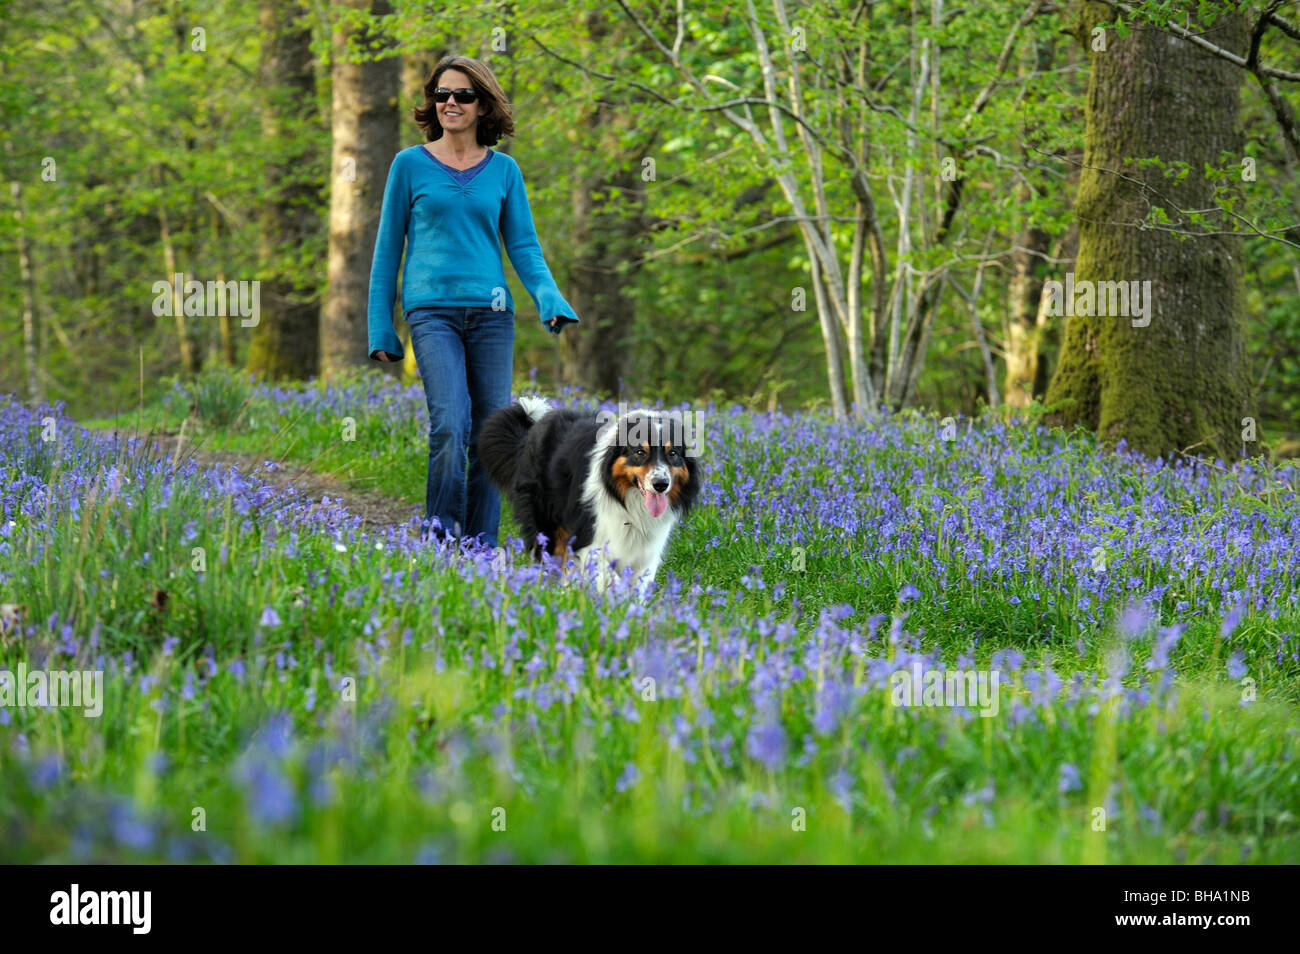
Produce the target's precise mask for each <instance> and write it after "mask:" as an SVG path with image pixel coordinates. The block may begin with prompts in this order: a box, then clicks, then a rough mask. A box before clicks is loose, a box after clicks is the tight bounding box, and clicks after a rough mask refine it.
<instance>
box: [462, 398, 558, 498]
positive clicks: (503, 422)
mask: <svg viewBox="0 0 1300 954" xmlns="http://www.w3.org/2000/svg"><path fill="white" fill-rule="evenodd" d="M550 410H551V405H550V402H549V401H547V400H546V399H545V398H538V397H521V398H520V399H519V401H518V402H517V403H515V404H511V405H510V406H509V407H503V408H502V409H501V410H499V411H497V412H496V413H495V414H493V415H492V416H491V417H489V418H488V419H487V420H486V421H485V422H484V423H483V430H482V431H481V432H480V433H479V436H478V456H479V460H481V461H482V462H483V469H484V470H486V471H487V475H488V478H489V479H490V480H491V481H492V483H494V484H496V485H497V486H498V487H499V488H501V489H502V490H509V489H510V488H511V487H512V486H514V482H515V472H516V470H517V469H518V467H519V455H520V453H521V451H522V450H523V446H524V439H525V438H526V437H527V436H528V431H529V430H530V429H531V428H532V426H533V425H534V424H536V423H537V422H538V421H540V420H541V419H542V418H543V417H545V416H546V415H547V414H548V413H549V412H550Z"/></svg>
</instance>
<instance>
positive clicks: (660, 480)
mask: <svg viewBox="0 0 1300 954" xmlns="http://www.w3.org/2000/svg"><path fill="white" fill-rule="evenodd" d="M652 486H653V487H654V489H655V493H657V494H661V493H663V492H664V491H665V490H667V489H668V478H667V477H657V478H655V480H654V481H653V482H652Z"/></svg>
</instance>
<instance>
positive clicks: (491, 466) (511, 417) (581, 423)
mask: <svg viewBox="0 0 1300 954" xmlns="http://www.w3.org/2000/svg"><path fill="white" fill-rule="evenodd" d="M541 404H542V402H536V403H534V404H530V407H529V409H527V410H526V409H525V408H524V407H523V406H521V405H520V404H518V403H516V404H512V405H510V406H509V407H507V408H502V409H501V410H499V411H497V412H496V413H495V414H493V415H492V416H491V417H490V418H488V420H487V421H486V422H485V423H484V425H483V429H482V431H481V433H480V434H479V440H478V455H479V459H480V460H481V461H482V462H483V466H484V468H485V469H486V471H487V474H488V477H489V478H490V479H491V480H492V482H493V483H494V484H496V486H497V487H499V488H500V489H501V491H502V492H503V493H504V494H505V495H506V497H507V499H509V501H510V504H511V507H512V508H513V510H514V514H515V519H516V520H517V521H518V522H519V526H520V531H521V533H522V535H523V538H524V542H525V544H526V545H527V546H528V547H529V549H530V552H531V553H532V555H533V556H534V558H535V559H536V558H540V555H541V548H540V547H539V546H538V544H537V542H536V541H537V534H538V533H542V534H545V535H546V538H547V543H546V546H545V550H546V552H547V553H550V554H552V555H555V556H563V555H564V554H566V553H568V552H576V551H581V550H583V549H584V548H586V547H590V546H592V545H593V544H594V545H595V546H596V547H598V548H599V547H600V546H602V545H603V544H604V543H606V542H607V541H606V540H604V539H598V537H599V536H600V535H601V534H602V533H603V534H605V535H606V536H609V537H612V536H614V534H613V532H612V531H611V526H613V525H614V524H615V523H616V524H617V525H618V529H620V530H621V529H622V528H624V527H632V526H633V525H634V524H638V525H639V524H647V525H649V526H651V527H655V523H654V522H655V521H656V520H664V521H667V526H666V528H657V527H656V528H655V529H663V530H664V532H663V533H662V534H659V533H656V534H655V535H654V538H650V537H647V538H646V541H645V546H644V547H642V548H641V549H640V550H638V547H637V545H636V544H637V541H635V540H633V541H632V543H631V544H629V543H628V541H627V540H624V541H623V543H622V544H621V545H620V547H619V549H621V550H622V551H623V556H624V559H628V560H629V562H632V563H634V564H635V563H640V562H642V561H641V560H638V559H637V557H638V556H640V555H641V551H642V550H644V551H646V552H645V561H644V564H643V565H644V566H645V567H649V568H653V567H656V566H657V565H658V562H659V559H660V558H661V556H662V550H663V547H664V545H666V543H667V531H670V530H671V527H672V526H673V525H674V524H675V523H676V521H677V520H678V519H680V518H681V517H683V516H685V515H686V513H687V512H688V511H689V510H690V507H691V504H692V503H693V502H694V500H695V498H696V495H697V494H698V492H699V468H698V464H697V463H696V461H695V459H694V457H692V456H687V455H686V454H685V450H686V448H684V447H682V446H680V445H679V446H677V447H675V448H668V447H666V446H664V444H663V443H661V444H659V445H658V446H655V444H654V441H653V440H648V441H645V442H644V443H646V444H647V445H648V450H643V451H642V453H643V454H644V455H645V457H644V460H640V459H639V458H637V457H635V456H634V455H636V453H637V451H638V450H639V449H640V448H639V447H632V446H628V445H620V444H619V443H618V439H617V436H616V435H614V434H611V435H610V436H609V438H608V439H607V441H608V444H609V446H608V447H607V448H606V449H605V450H604V451H603V453H600V454H599V456H598V457H597V458H596V464H595V465H596V466H598V467H599V468H600V485H601V490H602V492H603V493H602V494H601V495H599V496H598V498H597V499H596V500H595V502H594V503H595V505H594V506H593V501H592V500H591V499H590V494H587V493H586V491H587V490H588V488H589V484H588V473H589V470H590V468H591V467H592V466H593V456H592V454H593V450H594V449H595V448H596V446H597V443H598V442H599V441H601V440H602V438H601V427H602V425H601V424H600V423H599V422H598V420H597V418H596V416H595V415H594V414H589V413H584V412H581V411H575V410H570V409H559V408H550V407H549V406H546V407H545V410H542V409H541V408H540V407H539V405H541ZM530 410H531V411H532V412H533V413H531V414H530ZM636 413H645V412H636ZM604 426H606V427H612V426H613V425H611V424H606V425H604ZM646 431H647V435H654V434H657V433H662V432H655V431H654V430H653V429H650V428H647V429H646ZM670 441H671V438H669V441H668V442H670ZM655 465H661V468H668V469H669V470H670V475H669V477H668V479H667V480H664V479H663V478H662V476H661V477H660V482H661V484H665V485H666V486H665V487H664V489H665V490H666V491H667V501H668V504H667V506H668V510H669V511H671V512H670V513H667V512H666V513H664V515H663V516H662V517H659V518H654V517H651V516H650V513H649V511H648V509H647V506H648V505H647V504H646V503H643V502H642V499H640V498H641V497H642V494H641V493H640V492H636V493H632V492H629V491H630V488H633V487H635V488H636V489H637V490H638V491H640V486H639V483H640V480H641V478H642V477H644V478H645V479H646V481H647V482H649V481H650V480H651V477H650V476H649V475H650V473H651V471H652V470H654V467H655ZM658 473H660V474H662V469H661V470H660V471H658ZM649 489H650V490H651V491H652V492H653V491H660V492H663V491H662V490H661V489H660V488H659V487H651V488H649ZM584 497H585V498H586V499H584ZM629 507H636V508H641V509H640V510H638V511H637V512H636V513H635V514H632V513H628V511H627V508H629ZM619 508H621V511H622V513H623V515H624V516H625V517H627V518H628V521H629V522H626V523H625V522H624V521H623V520H622V519H617V520H615V519H614V518H615V517H617V513H618V509H619ZM659 537H662V539H658V538H659ZM620 539H621V537H620ZM651 550H653V551H654V552H653V553H651V552H649V551H651Z"/></svg>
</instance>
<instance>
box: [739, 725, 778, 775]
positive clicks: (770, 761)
mask: <svg viewBox="0 0 1300 954" xmlns="http://www.w3.org/2000/svg"><path fill="white" fill-rule="evenodd" d="M745 747H746V751H747V752H748V753H749V756H750V758H752V759H755V760H757V761H759V762H762V763H763V765H765V766H766V767H767V768H768V769H769V770H771V771H773V772H775V771H777V770H778V769H779V768H781V766H782V765H784V764H785V752H786V737H785V730H784V729H782V728H781V724H780V723H779V722H777V721H775V720H770V721H767V722H763V723H760V724H759V725H755V726H751V727H750V730H749V737H748V738H747V739H746V741H745Z"/></svg>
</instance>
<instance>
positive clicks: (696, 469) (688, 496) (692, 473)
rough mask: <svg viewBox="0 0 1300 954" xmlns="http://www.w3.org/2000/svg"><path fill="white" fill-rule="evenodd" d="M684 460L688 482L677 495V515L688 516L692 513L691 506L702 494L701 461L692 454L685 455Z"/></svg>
mask: <svg viewBox="0 0 1300 954" xmlns="http://www.w3.org/2000/svg"><path fill="white" fill-rule="evenodd" d="M682 460H684V461H685V462H686V473H687V480H686V484H685V486H683V487H682V490H681V493H679V494H678V495H677V508H678V510H677V515H678V516H679V517H684V516H686V514H687V513H689V512H690V509H691V505H692V504H694V503H695V498H696V497H697V496H698V495H699V493H700V480H701V471H700V464H699V461H698V460H697V459H696V458H695V456H694V455H692V454H683V455H682Z"/></svg>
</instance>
